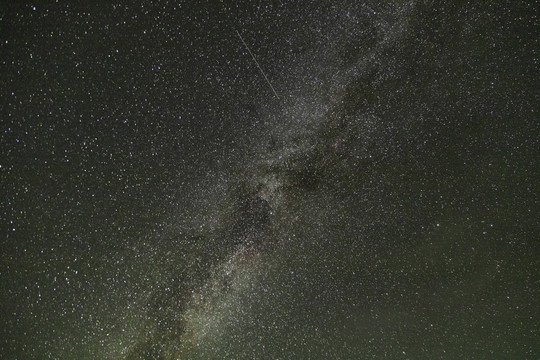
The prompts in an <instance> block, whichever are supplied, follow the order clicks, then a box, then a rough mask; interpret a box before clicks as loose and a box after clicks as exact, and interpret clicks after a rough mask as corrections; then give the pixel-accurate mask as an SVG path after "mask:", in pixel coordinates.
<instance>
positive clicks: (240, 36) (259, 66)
mask: <svg viewBox="0 0 540 360" xmlns="http://www.w3.org/2000/svg"><path fill="white" fill-rule="evenodd" d="M236 34H237V35H238V37H239V38H240V40H242V43H243V44H244V46H245V47H246V49H247V50H248V51H249V54H250V55H251V57H252V58H253V61H255V64H257V67H258V68H259V70H261V74H263V76H264V78H265V79H266V82H267V83H268V85H270V88H271V89H272V91H273V92H274V95H276V97H277V98H278V100H279V96H278V94H277V92H276V90H275V89H274V87H273V86H272V84H271V83H270V80H268V78H267V77H266V74H265V73H264V71H263V69H262V68H261V65H259V62H258V61H257V59H255V56H254V55H253V53H252V52H251V50H250V49H249V46H247V44H246V42H245V41H244V39H243V38H242V35H240V33H239V32H238V30H236Z"/></svg>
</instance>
